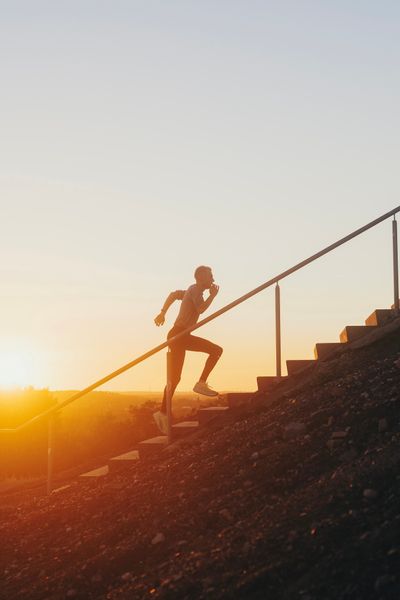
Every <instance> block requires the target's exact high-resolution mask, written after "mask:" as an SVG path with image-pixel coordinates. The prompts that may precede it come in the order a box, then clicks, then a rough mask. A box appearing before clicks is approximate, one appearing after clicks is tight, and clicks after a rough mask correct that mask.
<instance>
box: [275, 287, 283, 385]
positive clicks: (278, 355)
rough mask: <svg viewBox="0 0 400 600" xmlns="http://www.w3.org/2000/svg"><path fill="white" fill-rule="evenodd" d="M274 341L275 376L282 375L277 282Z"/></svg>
mask: <svg viewBox="0 0 400 600" xmlns="http://www.w3.org/2000/svg"><path fill="white" fill-rule="evenodd" d="M275 342H276V376H277V377H281V375H282V356H281V291H280V287H279V283H277V284H276V286H275Z"/></svg>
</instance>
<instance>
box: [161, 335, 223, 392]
mask: <svg viewBox="0 0 400 600" xmlns="http://www.w3.org/2000/svg"><path fill="white" fill-rule="evenodd" d="M182 331H184V329H182V328H181V327H175V326H174V327H173V328H172V329H171V330H170V331H169V332H168V335H167V339H168V340H169V339H170V338H172V337H174V336H175V335H178V333H181V332H182ZM169 347H170V349H171V369H172V373H171V375H172V380H173V381H176V380H179V378H180V376H181V373H182V368H183V363H184V360H185V354H186V350H190V351H191V352H205V353H207V354H210V355H220V353H221V351H222V349H221V347H220V346H218V345H217V344H213V342H210V341H209V340H205V339H204V338H201V337H197V336H195V335H192V334H191V333H187V334H186V335H183V336H182V337H181V338H179V340H176V342H173V343H172V344H170V345H169Z"/></svg>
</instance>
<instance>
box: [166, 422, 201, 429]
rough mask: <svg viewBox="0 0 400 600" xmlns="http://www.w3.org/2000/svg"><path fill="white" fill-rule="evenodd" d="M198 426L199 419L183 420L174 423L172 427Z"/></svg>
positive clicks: (194, 427)
mask: <svg viewBox="0 0 400 600" xmlns="http://www.w3.org/2000/svg"><path fill="white" fill-rule="evenodd" d="M198 426H199V422H198V421H181V422H180V423H175V425H172V429H186V428H187V429H189V428H192V429H196V427H198Z"/></svg>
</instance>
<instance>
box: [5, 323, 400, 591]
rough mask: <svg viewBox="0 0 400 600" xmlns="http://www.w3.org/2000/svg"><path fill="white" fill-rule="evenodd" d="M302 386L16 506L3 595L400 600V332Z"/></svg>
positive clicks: (10, 506) (8, 517)
mask: <svg viewBox="0 0 400 600" xmlns="http://www.w3.org/2000/svg"><path fill="white" fill-rule="evenodd" d="M291 387H292V389H289V387H288V386H286V387H285V386H282V389H283V391H282V392H277V393H275V394H274V399H273V400H272V401H271V400H266V399H258V400H257V402H255V403H254V404H253V405H252V406H251V407H248V408H244V409H237V410H235V411H233V412H232V413H231V414H230V415H227V416H226V417H225V418H224V420H222V421H220V422H218V423H216V422H214V423H213V424H211V425H210V426H208V427H206V428H205V429H204V430H203V431H201V432H199V433H198V434H196V435H195V436H193V437H192V438H191V439H190V440H184V441H182V442H180V443H179V445H178V444H177V445H175V446H174V447H171V448H170V449H169V451H168V452H166V453H165V456H163V458H162V460H158V461H149V462H148V464H143V463H140V464H138V465H135V466H133V467H132V468H130V469H129V470H127V471H124V472H122V473H117V474H114V475H112V476H110V478H109V479H108V480H107V481H104V482H101V483H99V484H97V485H90V484H79V485H75V486H73V487H72V488H70V489H68V490H66V491H64V492H60V493H58V494H55V495H53V496H52V497H51V498H50V499H47V498H45V497H40V496H33V493H36V492H32V494H29V493H28V492H26V493H25V494H24V495H23V497H21V498H19V499H18V501H16V499H15V498H13V499H8V498H7V497H4V498H3V505H2V508H1V510H0V534H1V552H0V574H1V579H2V586H1V592H0V594H1V597H2V598H7V599H19V598H21V599H24V600H34V599H35V600H38V599H51V600H58V599H61V598H77V599H78V598H79V599H80V598H82V599H91V598H99V599H100V598H101V599H105V598H108V599H113V600H117V599H121V600H122V599H128V598H129V599H135V598H163V599H164V598H165V599H167V598H168V599H181V598H182V599H186V598H187V599H189V598H190V599H194V598H196V599H197V598H204V599H206V598H207V599H210V598H215V599H218V598H235V599H236V598H254V599H258V598H259V599H264V598H271V599H274V600H278V599H282V600H291V599H297V598H299V599H301V600H311V599H313V600H314V599H315V600H331V599H332V600H339V599H351V600H369V599H379V598H382V599H388V600H390V599H393V600H395V599H396V600H398V599H399V598H400V470H399V466H400V444H399V442H400V334H399V330H397V331H395V332H393V333H391V334H389V335H388V336H387V337H386V338H385V339H383V340H380V341H377V342H376V343H375V344H373V345H372V346H369V347H365V348H361V349H358V350H353V351H351V350H348V351H346V352H344V353H343V354H341V355H340V356H338V357H337V358H335V359H332V360H330V361H327V362H325V363H321V364H319V365H317V367H316V368H314V369H312V370H311V371H310V372H309V374H307V376H303V377H299V378H298V381H297V383H296V386H295V387H294V388H293V385H292V386H291ZM285 390H286V391H285Z"/></svg>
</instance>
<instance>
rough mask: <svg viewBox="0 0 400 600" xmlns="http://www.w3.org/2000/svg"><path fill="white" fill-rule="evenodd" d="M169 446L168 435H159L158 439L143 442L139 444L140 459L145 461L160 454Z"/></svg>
mask: <svg viewBox="0 0 400 600" xmlns="http://www.w3.org/2000/svg"><path fill="white" fill-rule="evenodd" d="M167 444H168V438H167V436H166V435H158V436H157V437H154V438H149V439H148V440H143V442H139V444H138V448H139V457H140V458H141V459H142V460H143V459H146V458H150V457H152V456H154V455H156V454H160V452H162V451H163V450H164V448H166V446H167Z"/></svg>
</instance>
